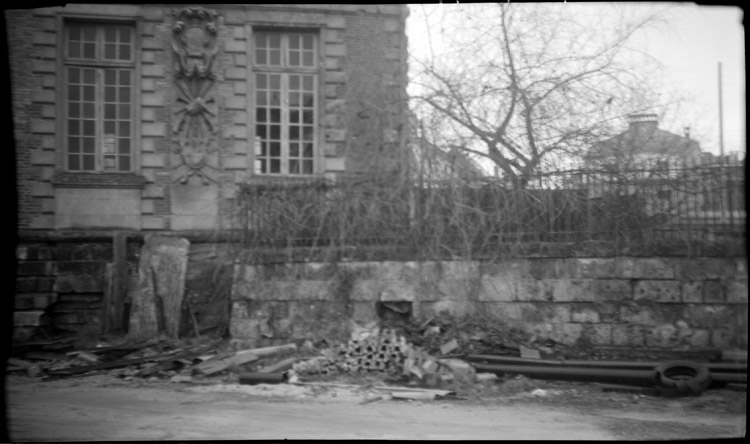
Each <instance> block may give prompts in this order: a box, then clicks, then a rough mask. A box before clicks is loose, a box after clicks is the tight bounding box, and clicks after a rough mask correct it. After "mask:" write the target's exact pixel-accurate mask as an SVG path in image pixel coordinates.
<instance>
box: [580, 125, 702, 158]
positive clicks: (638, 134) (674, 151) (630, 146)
mask: <svg viewBox="0 0 750 444" xmlns="http://www.w3.org/2000/svg"><path fill="white" fill-rule="evenodd" d="M628 121H629V126H628V129H627V130H625V131H623V132H622V133H620V134H618V135H616V136H614V137H612V138H610V139H607V140H604V141H602V142H599V143H597V144H595V145H594V146H593V147H592V148H591V149H590V150H589V152H588V153H587V154H586V155H585V158H584V160H585V165H586V166H587V167H594V168H596V167H603V168H611V167H617V168H618V169H628V168H633V167H635V168H638V167H640V166H643V165H646V164H655V163H658V162H662V164H663V163H664V162H669V161H671V163H683V162H684V161H690V160H696V159H699V158H700V156H701V148H700V144H699V143H698V142H697V141H696V140H693V139H691V138H690V136H689V134H688V133H687V132H686V134H685V135H683V136H680V135H677V134H674V133H671V132H669V131H665V130H663V129H660V128H659V121H658V116H657V115H656V114H633V115H631V116H629V117H628Z"/></svg>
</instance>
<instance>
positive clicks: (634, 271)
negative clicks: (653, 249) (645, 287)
mask: <svg viewBox="0 0 750 444" xmlns="http://www.w3.org/2000/svg"><path fill="white" fill-rule="evenodd" d="M672 261H673V260H672V259H667V258H664V259H662V258H632V257H618V258H616V259H615V273H616V274H617V277H620V278H625V279H674V278H675V272H674V268H673V266H672Z"/></svg>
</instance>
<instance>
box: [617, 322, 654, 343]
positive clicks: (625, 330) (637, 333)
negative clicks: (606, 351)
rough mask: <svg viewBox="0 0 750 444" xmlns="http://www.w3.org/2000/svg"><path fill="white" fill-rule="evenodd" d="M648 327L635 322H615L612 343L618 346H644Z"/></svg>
mask: <svg viewBox="0 0 750 444" xmlns="http://www.w3.org/2000/svg"><path fill="white" fill-rule="evenodd" d="M645 331H646V329H645V328H644V327H643V326H640V325H634V324H613V325H612V345H614V346H617V347H643V346H644V345H645V343H646V338H645Z"/></svg>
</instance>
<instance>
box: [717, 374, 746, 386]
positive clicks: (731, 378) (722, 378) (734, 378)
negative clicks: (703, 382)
mask: <svg viewBox="0 0 750 444" xmlns="http://www.w3.org/2000/svg"><path fill="white" fill-rule="evenodd" d="M711 380H712V381H719V382H742V383H745V384H747V373H723V372H711Z"/></svg>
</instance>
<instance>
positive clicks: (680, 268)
mask: <svg viewBox="0 0 750 444" xmlns="http://www.w3.org/2000/svg"><path fill="white" fill-rule="evenodd" d="M747 278H748V272H747V260H746V258H744V257H742V258H718V257H702V258H675V257H649V258H643V257H611V258H529V259H508V260H502V261H494V262H482V261H462V262H450V261H444V262H388V261H384V262H339V263H313V262H308V263H286V264H269V265H257V266H251V265H236V266H235V278H234V284H233V288H232V315H231V316H232V317H231V324H230V333H231V335H232V336H233V337H234V338H238V339H243V340H247V341H248V342H252V343H257V344H265V343H274V342H283V341H287V340H290V339H301V338H309V339H313V340H317V339H328V340H332V339H341V338H344V337H345V335H346V334H347V332H348V331H349V328H350V324H351V321H354V322H357V323H362V322H367V321H372V320H375V319H377V318H378V313H377V303H378V302H385V301H407V302H410V303H411V312H412V316H413V317H414V318H417V319H426V318H428V317H429V316H431V315H434V314H438V313H440V312H448V313H451V314H454V315H458V316H463V315H471V314H483V315H488V316H493V317H494V318H496V319H497V320H498V322H501V323H503V324H506V325H508V326H509V327H511V326H513V327H517V328H521V329H523V330H525V331H527V332H529V333H533V334H536V335H537V337H539V338H541V339H545V338H550V339H553V340H555V341H558V342H561V343H564V344H568V345H576V346H587V345H590V346H612V347H634V348H669V349H674V348H680V349H688V350H689V349H705V348H728V347H743V348H746V347H747V290H748V285H747Z"/></svg>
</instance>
